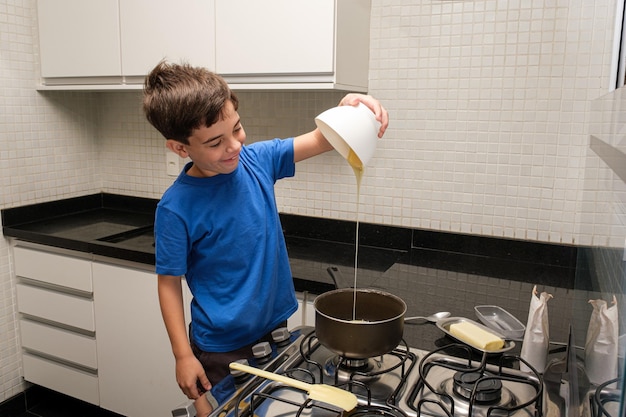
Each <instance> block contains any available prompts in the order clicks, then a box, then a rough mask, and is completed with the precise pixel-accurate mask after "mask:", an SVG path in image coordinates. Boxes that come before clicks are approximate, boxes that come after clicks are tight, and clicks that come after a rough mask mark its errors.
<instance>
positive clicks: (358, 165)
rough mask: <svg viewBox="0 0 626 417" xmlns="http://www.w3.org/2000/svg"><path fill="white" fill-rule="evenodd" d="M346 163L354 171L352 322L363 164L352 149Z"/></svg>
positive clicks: (354, 317)
mask: <svg viewBox="0 0 626 417" xmlns="http://www.w3.org/2000/svg"><path fill="white" fill-rule="evenodd" d="M347 159H348V163H349V164H350V166H351V167H352V171H354V176H355V177H356V236H355V250H354V296H353V301H352V321H360V320H357V319H356V292H357V291H356V288H357V285H356V281H357V269H358V260H359V207H360V205H361V204H360V202H359V200H360V198H361V178H363V163H362V162H361V160H360V159H359V157H358V156H357V155H356V154H355V153H354V151H353V150H352V149H350V152H349V153H348V158H347Z"/></svg>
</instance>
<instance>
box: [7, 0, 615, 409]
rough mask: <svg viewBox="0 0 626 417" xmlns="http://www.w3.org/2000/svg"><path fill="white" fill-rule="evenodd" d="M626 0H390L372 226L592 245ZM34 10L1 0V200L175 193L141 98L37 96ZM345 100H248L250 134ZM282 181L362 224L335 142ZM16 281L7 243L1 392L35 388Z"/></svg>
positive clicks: (380, 67)
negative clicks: (19, 327)
mask: <svg viewBox="0 0 626 417" xmlns="http://www.w3.org/2000/svg"><path fill="white" fill-rule="evenodd" d="M615 1H616V0H597V1H593V2H580V1H574V0H551V1H541V2H538V1H532V2H531V1H523V0H514V1H495V0H475V1H460V0H452V1H440V0H429V1H409V0H373V1H372V19H371V27H372V29H371V54H370V67H371V70H370V91H371V93H372V94H373V95H375V96H377V97H378V98H379V99H381V101H382V102H383V103H384V105H385V106H386V107H387V108H388V110H389V112H390V114H391V124H390V128H389V130H388V133H387V135H386V137H385V138H384V140H382V141H381V142H380V144H379V149H378V151H377V153H376V155H375V157H374V158H373V160H372V162H371V164H370V165H369V166H368V167H367V169H366V172H365V176H364V178H363V185H362V188H361V203H362V204H361V206H360V219H361V220H362V221H367V222H375V223H384V224H391V225H400V226H407V227H421V228H427V229H434V230H443V231H452V232H461V233H476V234H483V235H489V236H504V237H515V238H520V239H530V240H539V241H547V242H563V243H578V242H579V233H578V232H579V228H580V227H579V226H580V225H578V224H577V215H576V213H577V212H579V210H580V209H581V204H582V201H583V197H582V189H583V182H584V181H583V180H584V175H583V172H584V169H585V163H586V151H587V145H588V136H587V129H588V124H589V120H588V116H587V115H588V110H589V106H590V102H591V101H592V100H593V99H595V98H597V97H599V96H601V95H603V94H605V93H607V92H608V91H609V86H608V80H609V72H610V66H611V49H612V46H613V45H612V36H613V24H614V16H613V14H614V10H615ZM35 19H36V13H35V0H0V91H1V94H0V208H4V207H13V206H19V205H24V204H30V203H35V202H42V201H49V200H55V199H59V198H66V197H72V196H78V195H83V194H89V193H93V192H99V191H106V192H115V193H121V194H129V195H137V196H142V197H153V198H158V197H159V196H160V195H161V193H162V192H163V191H164V189H165V188H166V187H167V185H168V184H169V183H171V180H172V179H171V177H167V176H166V175H165V148H164V144H163V139H162V138H160V137H159V135H158V134H157V133H156V132H155V131H154V130H153V129H152V128H151V127H150V126H148V125H147V123H146V122H145V121H144V120H143V115H142V113H141V110H140V95H139V94H138V93H60V92H47V93H38V92H36V91H35V90H34V84H35V80H36V78H37V69H36V66H37V65H36V63H37V53H38V51H37V46H36V39H37V33H36V29H35V26H36V25H35V23H36V21H35ZM341 95H342V94H338V93H325V92H273V93H264V92H245V93H243V92H242V93H240V98H241V102H242V104H241V115H242V117H243V120H244V126H245V128H246V129H247V132H248V135H249V138H250V139H251V140H253V138H269V137H274V136H278V137H284V136H288V135H291V134H297V133H301V132H305V131H307V130H309V129H311V128H312V127H313V122H312V119H313V117H314V116H315V115H316V114H317V113H319V112H320V111H322V110H324V109H325V108H328V107H331V106H333V105H334V104H335V103H337V101H338V100H339V99H340V97H341ZM277 190H278V200H279V206H280V208H281V210H283V211H286V212H290V213H296V214H303V215H311V216H323V217H332V218H338V219H346V220H354V218H355V212H356V210H357V204H356V187H355V181H354V177H353V174H352V171H351V170H350V168H349V167H348V165H347V164H346V163H345V162H344V161H343V160H342V159H341V158H340V157H339V156H338V155H337V154H335V153H334V152H333V153H329V154H326V155H322V156H319V157H317V158H315V159H313V160H310V161H306V162H303V163H301V164H300V166H299V167H298V173H297V175H296V177H295V178H293V179H289V180H285V181H282V182H281V183H280V184H279V185H278V187H277ZM582 235H583V236H585V238H584V239H585V240H589V241H591V240H593V239H594V238H593V236H588V234H585V233H583V234H582ZM591 235H593V232H591ZM582 243H589V242H585V241H583V242H582ZM13 286H14V284H13V283H12V281H11V265H10V257H9V248H8V246H7V243H6V241H5V240H4V239H2V240H0V303H1V304H0V305H1V306H2V308H0V401H2V400H3V399H5V398H8V397H10V396H12V395H13V394H15V393H16V392H19V391H21V390H22V389H23V386H22V384H21V382H20V377H19V376H20V375H21V370H20V365H19V356H18V354H17V336H16V323H15V315H16V313H15V304H14V288H13Z"/></svg>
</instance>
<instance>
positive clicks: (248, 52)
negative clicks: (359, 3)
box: [215, 0, 335, 75]
mask: <svg viewBox="0 0 626 417" xmlns="http://www.w3.org/2000/svg"><path fill="white" fill-rule="evenodd" d="M334 3H335V2H334V0H316V1H310V0H266V1H257V0H216V7H215V10H216V12H215V14H216V32H215V37H216V46H215V49H216V58H215V66H216V70H217V72H218V73H220V74H225V75H228V74H233V75H234V74H257V75H258V74H306V73H309V74H311V73H327V74H332V73H333V72H334V61H333V53H334V34H335V32H334V22H335V19H334V16H335V6H334Z"/></svg>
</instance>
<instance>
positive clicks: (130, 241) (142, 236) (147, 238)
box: [96, 225, 154, 252]
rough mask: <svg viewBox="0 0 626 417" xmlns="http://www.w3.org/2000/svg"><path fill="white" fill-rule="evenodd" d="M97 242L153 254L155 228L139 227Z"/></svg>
mask: <svg viewBox="0 0 626 417" xmlns="http://www.w3.org/2000/svg"><path fill="white" fill-rule="evenodd" d="M96 240H97V241H99V242H105V243H110V244H113V245H115V246H120V247H123V248H126V249H134V250H141V251H148V252H152V251H154V227H153V226H152V225H150V226H145V227H137V228H134V229H131V230H127V231H124V232H120V233H116V234H113V235H109V236H105V237H102V238H99V239H96Z"/></svg>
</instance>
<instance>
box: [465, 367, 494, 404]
mask: <svg viewBox="0 0 626 417" xmlns="http://www.w3.org/2000/svg"><path fill="white" fill-rule="evenodd" d="M483 376H489V374H486V373H485V374H483V373H482V372H456V373H455V374H454V392H455V393H456V394H457V395H459V396H461V397H462V398H465V399H466V400H469V399H470V398H471V397H472V392H473V391H474V389H476V396H475V400H476V402H477V403H481V404H488V403H495V402H498V401H500V397H501V395H502V381H501V380H499V379H486V380H484V381H479V379H480V378H482V377H483Z"/></svg>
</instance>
